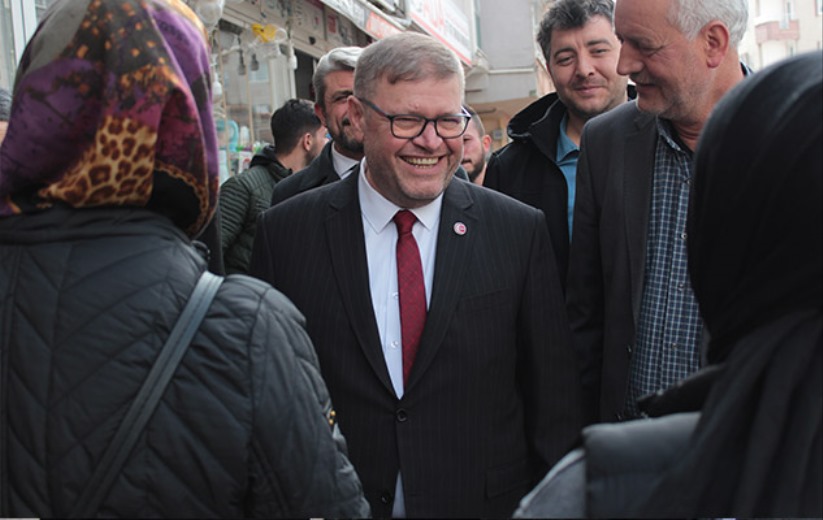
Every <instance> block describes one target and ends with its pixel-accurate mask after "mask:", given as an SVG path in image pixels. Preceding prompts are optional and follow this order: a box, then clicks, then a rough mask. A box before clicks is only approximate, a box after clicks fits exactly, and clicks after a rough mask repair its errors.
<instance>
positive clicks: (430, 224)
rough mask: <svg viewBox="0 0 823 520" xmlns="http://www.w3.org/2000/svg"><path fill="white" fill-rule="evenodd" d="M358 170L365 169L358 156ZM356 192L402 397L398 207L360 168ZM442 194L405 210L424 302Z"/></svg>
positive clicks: (395, 512)
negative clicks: (414, 219) (408, 213)
mask: <svg viewBox="0 0 823 520" xmlns="http://www.w3.org/2000/svg"><path fill="white" fill-rule="evenodd" d="M360 171H361V172H365V171H366V160H365V159H363V162H362V164H361V169H360ZM357 191H358V196H359V198H360V209H361V211H362V215H363V233H364V236H365V238H366V259H367V262H368V267H369V289H370V290H371V298H372V305H373V306H374V317H375V320H376V321H377V328H378V331H379V333H380V343H381V345H382V347H383V357H384V358H385V360H386V367H387V368H388V370H389V376H390V377H391V382H392V386H394V392H395V394H397V398H398V399H402V398H403V390H404V388H403V348H402V345H403V338H402V332H401V330H402V329H401V327H400V293H399V291H398V288H397V255H396V248H397V226H396V225H395V224H394V221H393V220H392V219H393V218H394V215H395V213H397V212H398V211H400V210H401V209H405V208H401V207H399V206H397V205H396V204H394V203H393V202H390V201H388V200H387V199H386V198H385V197H383V196H382V195H381V194H380V193H378V192H377V190H375V189H374V188H373V187H372V186H371V185H370V184H369V182H368V180H366V175H365V174H364V173H363V174H361V175H360V178H359V179H358V188H357ZM442 206H443V195H442V194H441V195H440V196H439V197H437V198H436V199H435V200H434V201H432V202H431V203H429V204H427V205H426V206H423V207H421V208H416V209H412V210H410V211H411V212H412V213H414V215H415V216H416V217H417V222H415V223H414V227H413V228H412V235H414V239H415V241H417V248H418V250H419V251H420V263H421V264H422V266H423V281H424V283H425V284H426V308H427V309H428V306H429V302H430V301H431V291H432V280H433V279H434V260H435V254H436V249H437V228H438V225H439V223H440V209H441V207H442ZM392 516H393V517H395V518H403V517H405V516H406V515H405V501H404V499H403V482H402V479H401V477H400V475H399V474H398V476H397V485H396V488H395V500H394V507H393V509H392Z"/></svg>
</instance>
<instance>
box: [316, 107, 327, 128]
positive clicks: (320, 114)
mask: <svg viewBox="0 0 823 520" xmlns="http://www.w3.org/2000/svg"><path fill="white" fill-rule="evenodd" d="M314 114H315V115H316V116H317V117H318V118H319V119H320V122H321V123H323V126H326V114H325V113H323V109H322V108H320V103H315V104H314Z"/></svg>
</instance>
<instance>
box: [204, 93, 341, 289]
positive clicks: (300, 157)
mask: <svg viewBox="0 0 823 520" xmlns="http://www.w3.org/2000/svg"><path fill="white" fill-rule="evenodd" d="M271 132H272V135H273V136H274V146H267V147H265V148H264V149H263V150H262V151H261V152H260V153H259V154H257V155H255V156H254V158H253V159H252V161H251V167H250V168H249V169H248V170H246V171H244V172H243V173H240V174H239V175H235V176H234V177H231V178H229V180H227V181H226V182H225V183H223V186H222V187H221V188H220V207H221V212H222V214H221V218H222V221H221V226H222V228H221V232H222V237H221V240H222V250H223V260H224V263H225V266H226V272H227V273H228V274H232V273H246V272H247V271H248V270H249V259H250V257H251V246H252V243H253V242H254V232H255V229H256V227H257V216H258V215H259V214H260V213H261V212H263V211H264V210H266V209H268V208H269V201H270V200H271V194H272V191H273V190H274V186H275V184H277V183H278V182H280V181H281V180H283V179H285V178H286V177H288V176H289V175H291V173H292V172H293V171H297V170H301V169H303V168H305V167H306V165H308V164H309V163H310V162H311V161H312V160H313V159H314V158H315V157H317V155H318V154H319V153H320V151H321V150H322V149H323V146H324V145H325V144H326V142H327V141H328V139H327V138H326V127H325V126H324V125H323V123H322V122H321V121H320V119H319V118H318V117H317V115H315V113H314V104H313V103H312V102H311V101H307V100H304V99H290V100H288V101H286V103H285V104H284V105H283V106H282V107H280V108H279V109H277V110H276V111H275V112H274V114H272V116H271Z"/></svg>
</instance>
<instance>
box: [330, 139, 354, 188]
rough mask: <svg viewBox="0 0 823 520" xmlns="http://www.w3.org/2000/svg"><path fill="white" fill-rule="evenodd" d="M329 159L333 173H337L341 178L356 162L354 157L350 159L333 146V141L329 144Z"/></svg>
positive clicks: (346, 174)
mask: <svg viewBox="0 0 823 520" xmlns="http://www.w3.org/2000/svg"><path fill="white" fill-rule="evenodd" d="M331 161H332V165H333V166H334V171H335V173H337V175H339V176H340V178H341V179H343V178H344V177H346V176H348V173H349V170H351V168H352V166H354V165H355V164H357V160H356V159H351V158H349V157H346V156H345V155H343V154H342V153H340V152H338V151H337V150H336V149H335V148H334V144H333V143H332V146H331Z"/></svg>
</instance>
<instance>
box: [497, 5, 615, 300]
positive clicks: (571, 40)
mask: <svg viewBox="0 0 823 520" xmlns="http://www.w3.org/2000/svg"><path fill="white" fill-rule="evenodd" d="M613 15H614V3H613V2H612V0H584V1H581V0H559V1H557V2H555V3H554V4H553V5H552V7H551V8H550V9H549V10H548V11H547V12H546V14H545V15H544V16H543V20H542V21H541V23H540V30H539V31H538V34H537V42H538V44H539V45H540V48H541V49H542V51H543V56H544V57H545V58H546V70H547V71H548V73H549V76H550V77H551V80H552V83H554V86H555V88H556V89H557V92H555V93H552V94H549V95H547V96H544V97H543V98H541V99H539V100H537V101H536V102H534V103H532V104H531V105H529V106H528V107H526V108H525V109H524V110H523V111H521V112H520V113H519V114H517V115H516V116H515V117H514V118H513V119H512V120H511V122H510V123H509V127H508V134H509V137H510V138H511V139H512V142H511V143H509V144H508V145H506V146H505V147H503V148H501V149H500V150H499V151H497V152H495V153H494V155H492V157H491V160H490V161H489V165H488V168H487V170H486V179H485V181H484V185H485V186H486V187H488V188H492V189H495V190H498V191H501V192H503V193H505V194H507V195H510V196H512V197H514V198H516V199H518V200H520V201H522V202H525V203H526V204H530V205H532V206H534V207H536V208H539V209H541V210H543V213H545V214H546V224H548V226H549V234H550V235H551V239H552V246H553V247H554V253H555V255H556V257H557V268H558V271H559V272H560V279H561V283H563V286H564V287H565V279H566V270H567V266H568V255H569V241H570V239H571V229H572V215H573V209H574V193H575V176H576V172H577V158H578V155H579V146H580V134H581V132H582V131H583V125H584V124H585V123H586V121H588V120H589V119H591V118H592V117H594V116H596V115H599V114H602V113H604V112H606V111H608V110H611V109H612V108H614V107H616V106H618V105H620V104H621V103H624V102H625V101H626V100H627V98H628V97H629V94H628V93H627V86H626V83H627V80H626V77H625V76H621V75H619V74H618V73H617V58H618V54H619V52H620V42H618V40H617V37H616V36H615V35H614V30H613V27H612V20H613Z"/></svg>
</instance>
